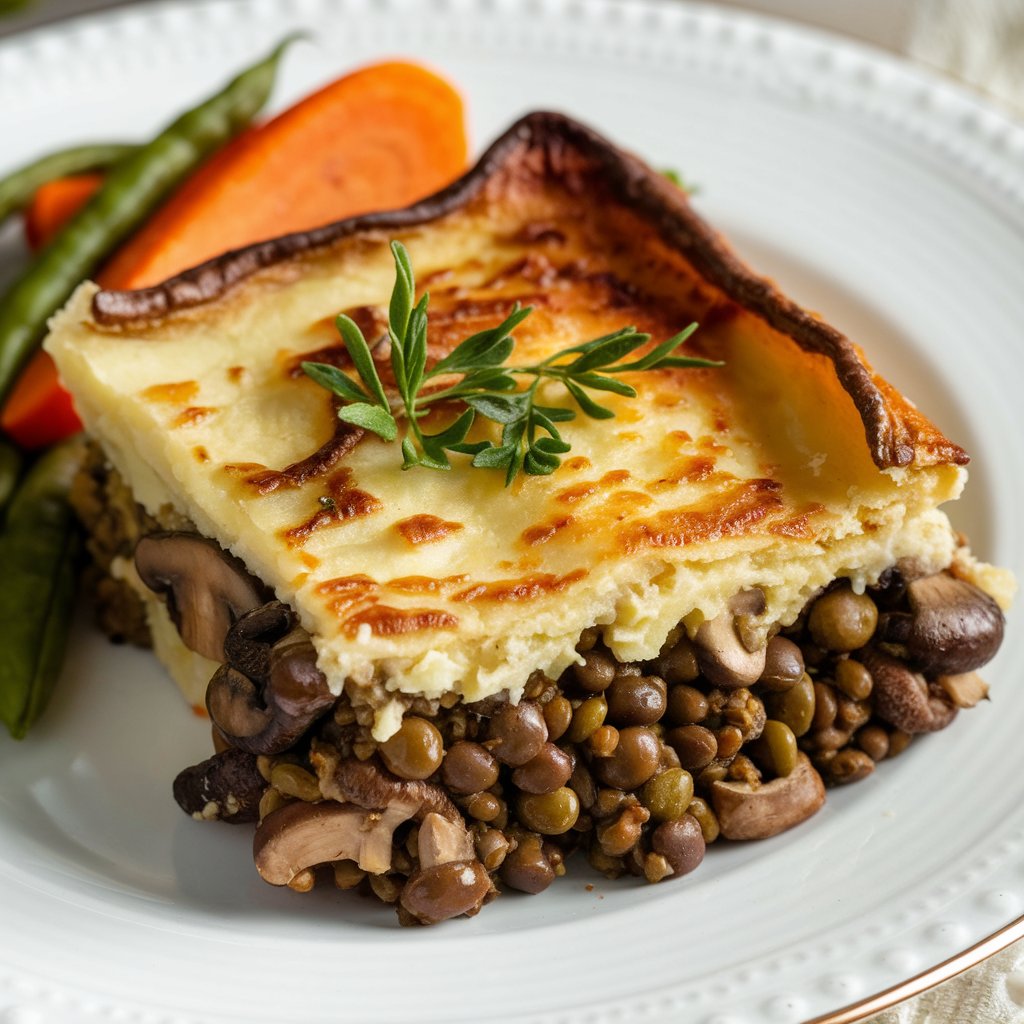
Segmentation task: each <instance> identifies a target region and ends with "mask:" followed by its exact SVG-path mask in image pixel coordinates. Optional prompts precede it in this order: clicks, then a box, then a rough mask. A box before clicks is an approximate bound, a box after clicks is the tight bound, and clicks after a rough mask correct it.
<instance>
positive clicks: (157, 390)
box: [139, 380, 199, 405]
mask: <svg viewBox="0 0 1024 1024" xmlns="http://www.w3.org/2000/svg"><path fill="white" fill-rule="evenodd" d="M139 394H140V395H141V397H142V398H144V399H145V400H146V401H147V402H160V403H162V404H164V405H185V404H186V403H187V402H191V401H192V399H193V398H195V397H196V395H198V394H199V384H198V383H197V382H196V381H194V380H178V381H170V382H168V383H167V384H152V385H150V386H149V387H148V388H144V389H143V390H142V391H140V392H139Z"/></svg>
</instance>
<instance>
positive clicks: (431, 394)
mask: <svg viewBox="0 0 1024 1024" xmlns="http://www.w3.org/2000/svg"><path fill="white" fill-rule="evenodd" d="M391 252H392V255H393V256H394V260H395V285H394V288H393V289H392V292H391V302H390V305H389V307H388V313H389V324H388V335H389V337H390V339H391V367H392V371H393V373H394V379H395V385H396V390H397V395H394V396H389V395H388V393H387V392H386V391H385V389H384V386H383V384H382V383H381V379H380V376H379V374H378V372H377V367H376V364H375V363H374V361H373V354H372V352H371V351H370V347H369V345H368V344H367V343H366V339H365V338H364V337H363V333H362V331H361V330H360V329H359V327H358V325H357V324H356V323H355V322H354V321H353V320H352V319H351V318H350V317H347V316H345V315H344V314H341V315H339V316H338V317H337V320H336V324H337V327H338V332H339V334H340V335H341V339H342V341H343V342H344V345H345V348H346V350H347V351H348V353H349V356H350V357H351V359H352V362H353V365H354V366H355V369H356V372H357V373H358V375H359V381H356V380H354V379H353V378H352V377H350V376H349V375H348V374H346V373H344V372H343V371H341V370H339V369H338V368H337V367H334V366H329V365H328V364H326V363H313V362H305V363H303V364H302V369H303V370H304V371H305V372H306V373H307V374H308V375H309V376H310V378H311V379H312V380H314V381H316V383H317V384H319V385H321V386H322V387H324V388H326V389H327V390H329V391H330V392H332V393H333V394H335V395H337V396H338V397H339V398H340V399H342V401H343V402H345V403H347V404H344V405H341V406H340V408H339V409H338V417H339V419H341V420H344V421H345V422H346V423H352V424H355V425H357V426H360V427H363V428H364V429H366V430H369V431H372V432H373V433H375V434H377V435H378V436H379V437H381V438H383V439H384V440H385V441H392V440H394V439H395V438H397V437H398V434H399V425H398V420H397V419H396V415H395V410H399V411H403V412H404V419H405V423H406V430H405V435H404V436H403V437H402V468H403V469H411V468H413V467H414V466H424V467H426V468H428V469H439V470H445V469H450V468H451V463H450V461H449V458H448V456H449V453H452V454H458V455H467V456H470V457H471V458H472V465H473V466H476V467H479V468H484V469H504V470H505V483H506V485H508V484H510V483H512V481H513V480H515V479H516V477H517V476H518V475H519V474H520V473H521V472H525V473H526V474H527V475H529V476H547V475H548V474H550V473H553V472H554V471H555V470H556V469H557V468H558V467H559V465H561V456H562V455H564V454H566V452H568V451H570V450H571V445H570V443H569V442H568V441H566V440H565V439H564V438H563V437H562V435H561V434H560V433H559V432H558V427H557V426H556V424H558V423H568V422H570V421H572V420H574V419H575V418H576V410H575V409H573V408H569V407H565V406H558V405H539V404H538V403H537V396H538V388H539V385H540V384H541V382H542V381H543V382H546V383H547V387H548V389H549V388H550V386H552V385H556V384H557V385H561V386H562V387H564V388H565V389H566V391H567V392H568V394H569V397H570V398H571V399H572V400H573V401H574V402H575V403H576V405H577V406H579V408H580V409H581V410H582V412H583V413H584V414H585V415H586V416H589V417H591V418H592V419H598V420H606V419H611V418H612V417H614V415H615V412H614V410H613V409H610V408H608V407H607V406H604V405H601V404H600V403H599V402H597V401H595V400H594V398H592V397H591V396H590V395H589V394H588V393H587V392H588V391H601V392H609V393H611V394H614V395H618V396H620V397H622V398H635V397H636V394H637V391H636V389H635V388H634V387H633V386H632V385H631V384H628V383H627V382H626V381H624V380H620V379H619V376H620V374H623V373H639V372H642V371H645V370H660V369H675V368H678V367H696V366H721V365H722V364H721V363H718V362H715V361H714V360H710V359H700V358H690V357H685V356H679V355H676V354H675V353H676V351H677V350H678V348H679V347H680V346H681V345H682V344H683V343H684V342H685V341H686V339H687V338H688V337H689V336H690V335H691V334H692V333H693V331H694V330H695V329H696V327H697V325H696V324H690V326H689V327H687V328H686V329H685V330H682V331H680V332H679V333H678V334H675V335H673V336H672V337H671V338H668V339H667V340H665V341H663V342H661V344H659V345H656V346H655V347H654V348H653V349H651V350H650V351H649V352H647V353H646V354H645V355H643V356H641V357H640V358H638V359H634V360H633V361H632V362H622V361H621V360H623V359H625V358H626V357H627V356H629V355H630V354H632V353H634V352H636V351H637V350H638V349H640V348H642V347H643V346H645V345H646V344H647V343H648V342H649V341H650V335H648V334H644V333H642V332H640V331H638V330H637V329H636V328H635V327H622V328H620V329H619V330H617V331H612V332H611V333H610V334H604V335H601V336H600V337H598V338H592V339H591V340H589V341H584V342H580V343H579V344H577V345H572V346H570V347H568V348H564V349H561V350H560V351H558V352H555V353H554V354H553V355H551V356H549V357H548V358H547V359H545V360H544V361H543V362H540V363H537V364H534V365H526V366H508V365H507V360H508V358H509V357H510V356H511V355H512V352H513V350H514V347H515V340H514V338H513V337H512V332H513V331H514V330H515V329H516V328H517V327H518V326H519V325H520V324H521V323H522V322H523V321H524V320H525V319H526V318H527V317H528V316H529V315H530V313H531V312H532V308H531V307H529V306H527V307H526V308H520V306H519V304H518V303H516V304H515V305H514V306H513V307H512V310H511V312H510V313H509V315H508V316H507V317H505V319H504V320H503V321H502V322H501V323H500V324H498V325H497V326H496V327H492V328H489V329H487V330H485V331H478V332H477V333H476V334H473V335H470V337H468V338H466V339H465V340H464V341H462V342H460V343H459V344H458V345H456V346H455V348H453V349H452V351H451V352H449V353H448V355H447V356H445V357H444V358H443V359H441V360H439V361H438V362H437V363H435V364H434V366H433V367H431V368H430V369H429V370H428V369H427V327H428V320H429V309H428V307H429V302H430V299H429V296H428V295H427V293H424V294H423V295H422V296H421V297H420V300H419V302H416V301H415V299H416V279H415V276H414V274H413V269H412V263H411V261H410V259H409V254H408V252H407V251H406V249H405V247H404V246H403V245H402V243H401V242H397V241H395V242H392V243H391ZM572 357H575V358H572ZM598 371H600V372H598ZM454 374H460V375H461V379H460V380H457V381H456V382H454V383H450V384H449V383H443V384H441V386H440V387H438V386H437V385H432V386H431V387H430V388H428V389H426V390H424V387H423V385H424V384H425V383H426V382H427V381H430V380H431V379H433V378H435V377H440V376H448V375H454ZM521 377H530V378H532V379H531V382H530V383H529V385H528V386H527V387H526V388H524V389H523V390H519V385H518V383H517V378H521ZM441 403H444V404H443V405H442V404H441ZM458 404H461V405H463V406H464V407H465V408H463V409H462V410H461V411H460V412H459V413H458V415H457V416H456V417H455V419H453V420H452V421H451V423H449V424H448V426H446V427H444V428H443V429H441V430H439V431H438V432H437V433H435V434H424V433H423V431H422V430H421V428H420V420H421V419H422V418H423V417H424V416H426V415H427V412H428V410H429V409H430V407H431V406H432V405H433V406H434V407H435V408H447V407H448V406H450V405H458ZM478 415H479V416H482V417H483V418H484V419H486V420H490V421H492V422H493V423H497V424H500V426H501V443H500V444H495V443H494V442H493V441H489V440H482V441H473V442H467V441H466V437H467V436H468V434H469V431H470V429H471V428H472V426H473V424H474V422H475V421H476V417H477V416H478Z"/></svg>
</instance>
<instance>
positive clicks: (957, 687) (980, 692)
mask: <svg viewBox="0 0 1024 1024" xmlns="http://www.w3.org/2000/svg"><path fill="white" fill-rule="evenodd" d="M935 681H936V682H937V683H938V684H939V686H941V687H942V688H943V690H945V691H946V694H947V695H948V696H949V699H950V700H951V701H952V702H953V703H954V704H955V705H956V706H957V707H958V708H973V707H974V706H975V705H976V704H978V703H980V702H981V701H983V700H988V683H986V682H985V680H984V679H982V678H981V676H979V675H978V673H977V672H966V673H964V674H963V675H959V676H939V678H938V679H936V680H935Z"/></svg>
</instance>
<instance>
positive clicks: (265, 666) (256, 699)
mask: <svg viewBox="0 0 1024 1024" xmlns="http://www.w3.org/2000/svg"><path fill="white" fill-rule="evenodd" d="M292 622H294V615H293V614H292V613H291V612H290V611H289V610H288V609H286V608H285V606H284V605H281V604H280V603H279V602H276V601H275V602H271V603H270V604H269V605H265V606H263V607H261V608H257V609H255V610H253V611H251V612H249V613H248V614H247V615H244V616H243V617H242V618H241V619H239V620H238V622H236V623H235V625H234V626H232V627H231V629H230V630H229V631H228V635H227V638H226V640H225V642H224V648H225V651H227V652H229V655H230V656H231V658H232V663H233V664H231V665H222V666H221V667H220V668H219V669H218V670H217V672H216V673H214V676H213V678H212V679H211V680H210V684H209V686H208V687H207V689H206V708H207V710H208V711H209V713H210V718H211V719H213V722H214V724H215V725H216V726H217V728H218V729H219V730H220V732H221V734H222V735H223V737H224V738H225V739H226V740H227V742H228V743H230V744H231V745H232V746H234V747H238V748H239V749H240V750H248V751H250V752H251V753H254V754H277V753H280V752H281V751H283V750H287V749H288V747H290V746H292V745H293V744H294V743H295V742H296V741H297V740H298V739H299V737H300V736H302V734H303V733H304V732H305V731H306V730H307V729H308V728H309V727H310V725H312V724H313V722H315V721H316V720H317V719H318V718H320V717H321V716H322V715H324V714H326V713H327V712H328V711H329V710H330V709H331V708H332V707H334V704H335V702H336V701H337V697H336V696H335V695H334V694H333V693H331V691H330V688H329V687H328V685H327V679H326V677H325V676H324V674H323V673H322V672H321V671H320V670H319V669H318V668H317V666H316V650H315V648H314V647H313V644H312V641H311V640H310V638H309V634H308V633H307V632H306V631H305V630H304V629H302V627H301V626H293V627H292V628H291V629H289V630H288V631H287V632H285V633H284V635H281V634H282V630H283V629H284V628H285V627H286V626H287V625H288V624H289V623H292ZM236 665H237V666H241V665H246V666H248V668H249V671H250V672H253V673H254V675H253V676H250V675H248V674H246V673H244V672H242V671H239V668H237V667H234V666H236ZM256 673H258V674H256Z"/></svg>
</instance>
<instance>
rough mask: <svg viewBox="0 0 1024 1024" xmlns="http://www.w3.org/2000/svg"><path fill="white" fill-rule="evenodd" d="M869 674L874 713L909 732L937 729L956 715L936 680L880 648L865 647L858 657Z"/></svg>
mask: <svg viewBox="0 0 1024 1024" xmlns="http://www.w3.org/2000/svg"><path fill="white" fill-rule="evenodd" d="M860 660H861V663H862V664H863V665H864V667H865V668H866V669H867V670H868V671H869V672H870V673H871V678H872V680H873V685H872V690H871V693H872V699H873V704H874V711H875V714H876V715H878V717H879V718H881V719H882V721H883V722H888V723H889V724H890V725H893V726H895V727H896V728H897V729H902V730H903V731H904V732H908V733H910V734H911V735H916V734H917V733H922V732H937V731H938V730H939V729H944V728H945V727H946V726H947V725H949V723H950V722H952V721H953V719H954V717H955V716H956V712H957V707H956V705H955V704H954V703H953V700H952V698H951V697H950V696H948V695H947V693H946V691H945V690H944V689H943V688H942V687H941V686H939V685H938V684H937V683H931V684H929V683H928V682H927V681H926V680H925V678H924V676H922V675H920V674H919V673H917V672H915V671H914V670H913V669H911V668H910V667H909V666H908V665H907V664H905V663H904V662H902V661H900V660H899V659H898V658H894V657H892V656H891V655H889V654H886V653H885V652H884V651H880V650H874V649H871V648H868V649H867V650H865V651H863V652H862V654H861V656H860Z"/></svg>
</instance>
